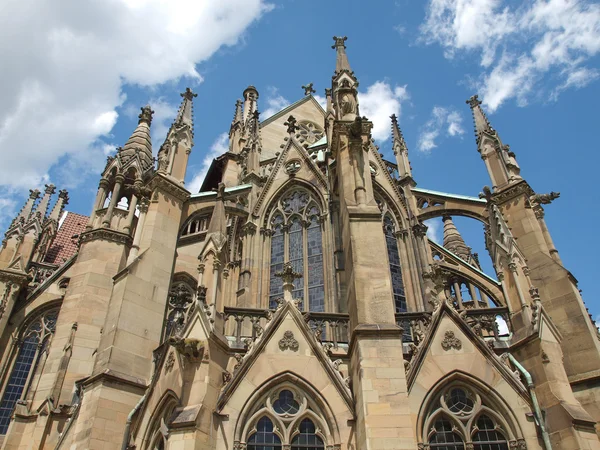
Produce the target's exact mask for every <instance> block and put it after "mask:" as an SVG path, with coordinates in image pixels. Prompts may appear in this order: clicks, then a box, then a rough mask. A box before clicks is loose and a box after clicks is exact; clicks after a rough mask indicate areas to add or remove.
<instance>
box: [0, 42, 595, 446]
mask: <svg viewBox="0 0 600 450" xmlns="http://www.w3.org/2000/svg"><path fill="white" fill-rule="evenodd" d="M345 41H346V38H345V37H343V38H339V37H335V38H334V45H333V48H334V49H335V52H336V61H335V71H334V73H333V77H332V83H331V88H330V89H326V99H327V105H326V108H325V109H323V107H322V106H321V105H320V104H319V103H318V102H317V100H316V99H315V97H314V96H313V93H314V92H315V91H314V90H313V89H312V84H308V85H307V86H303V88H304V89H305V95H304V97H303V98H301V99H300V100H298V101H297V102H295V103H294V104H292V105H290V106H288V107H286V108H285V109H283V110H282V111H280V112H278V113H276V114H275V115H273V116H272V117H269V118H267V119H265V120H261V119H260V113H259V111H260V102H259V93H258V91H257V90H256V89H255V88H254V87H253V86H249V87H248V88H247V89H246V90H244V91H243V99H242V100H238V101H237V102H236V103H235V108H234V114H233V120H232V122H231V128H230V132H229V149H228V151H227V152H225V153H224V154H222V155H220V156H219V157H217V158H215V159H214V160H213V161H212V164H211V166H210V169H209V170H208V173H207V175H206V178H205V179H204V182H203V185H202V187H201V189H200V192H190V191H189V190H188V189H187V188H186V186H185V184H184V179H185V176H186V168H187V164H188V158H189V156H190V153H191V152H192V151H194V150H193V143H194V123H193V108H192V104H193V102H194V98H195V97H196V94H195V93H193V92H192V91H191V90H190V89H186V91H185V92H184V93H183V94H181V97H182V100H181V106H180V107H179V110H178V113H177V116H176V117H175V119H174V122H173V124H172V125H171V127H170V129H169V131H168V133H167V135H166V137H165V140H164V143H163V144H162V145H161V146H160V148H159V149H153V148H152V143H151V139H150V129H151V123H152V114H153V111H152V110H151V108H150V107H149V106H145V107H143V108H141V114H140V115H139V123H138V125H137V127H136V128H135V130H133V133H132V134H131V137H130V138H129V139H128V140H127V142H125V143H124V144H123V146H122V147H119V148H118V149H117V153H116V154H115V156H114V157H113V156H110V157H108V160H107V163H106V167H105V169H104V171H103V172H102V174H101V175H100V179H99V183H98V191H97V194H96V197H95V198H94V199H90V202H89V203H90V207H91V212H90V215H89V217H87V216H82V215H79V214H74V213H71V212H68V213H67V212H65V207H66V205H67V203H68V200H69V197H68V193H67V192H66V191H64V190H61V191H59V192H58V195H57V196H56V198H55V199H54V200H53V197H54V195H55V192H56V187H55V186H53V185H46V187H45V189H44V191H43V192H40V191H39V190H37V189H34V190H32V191H31V194H30V196H29V198H28V199H27V200H26V201H25V202H24V206H23V208H22V209H21V210H20V212H19V213H18V215H17V216H16V217H15V218H14V220H13V221H12V223H11V224H10V226H9V228H8V230H7V231H6V233H5V237H4V240H3V241H2V245H1V246H0V448H1V449H2V450H37V449H47V450H49V449H60V450H67V449H69V450H88V449H90V450H106V449H121V450H127V449H130V450H131V449H136V450H164V449H168V450H242V449H243V450H308V449H312V450H319V449H320V450H384V449H386V450H417V449H419V450H425V449H429V450H525V449H528V450H551V449H555V450H559V449H560V450H579V449H584V450H591V449H600V441H599V438H598V436H599V434H598V430H599V429H598V421H600V339H599V334H598V330H597V328H596V326H595V324H594V323H593V321H592V320H591V319H590V317H589V315H588V313H587V310H586V308H585V305H584V303H583V300H582V298H581V295H580V293H579V290H578V287H577V281H576V279H575V277H574V276H573V275H572V274H571V273H570V272H569V270H568V269H567V268H565V267H564V266H563V263H562V261H561V258H560V255H559V253H558V251H557V249H556V248H555V246H554V244H553V243H552V238H551V235H550V231H549V230H548V228H547V226H546V222H545V220H544V208H545V207H547V205H548V204H550V203H551V202H552V201H553V200H554V199H556V198H557V197H558V195H559V194H558V193H554V192H551V193H538V192H536V191H535V190H534V187H533V186H530V185H529V184H528V182H527V180H526V172H527V169H529V170H531V169H532V168H524V169H525V170H524V171H523V173H522V172H521V168H520V167H519V164H518V163H517V158H516V156H515V153H514V152H513V151H512V150H511V148H510V147H509V146H508V145H506V144H504V143H503V142H502V140H501V139H500V134H499V132H498V131H497V130H495V129H494V128H493V127H492V125H491V124H490V122H489V120H488V119H487V117H486V115H485V113H484V111H483V110H482V107H481V102H480V101H479V100H478V98H477V96H476V95H474V96H473V97H471V98H470V99H469V100H468V101H467V104H468V107H470V109H471V111H472V114H473V118H474V123H475V132H476V142H475V146H473V157H475V148H476V149H477V151H478V152H479V155H480V156H481V159H482V160H483V163H482V165H481V170H484V167H485V169H486V170H487V172H488V174H489V177H490V182H489V187H488V186H486V187H484V188H483V192H481V193H479V194H478V193H474V194H475V195H474V196H464V195H455V194H449V193H445V192H437V191H433V190H428V189H425V188H423V187H418V186H417V181H416V180H415V179H414V178H413V175H412V170H411V165H410V163H409V149H408V148H407V145H406V142H405V140H404V138H403V135H402V132H401V130H400V125H399V123H398V120H397V118H396V117H395V116H392V117H391V120H390V126H391V130H392V144H393V155H394V159H393V160H392V161H388V160H386V159H384V158H383V156H382V155H381V154H380V153H379V149H378V147H377V146H376V145H375V143H374V141H373V139H372V136H371V130H372V126H373V124H372V122H370V121H369V119H368V118H367V117H364V116H361V114H360V111H361V110H360V105H359V101H358V96H357V93H358V91H357V87H358V79H357V76H356V75H355V74H354V72H353V71H352V70H351V68H350V64H349V61H348V57H347V54H346V42H345ZM232 100H233V99H232ZM196 101H197V100H196ZM232 103H233V101H232ZM515 144H516V146H517V147H518V143H515ZM449 190H451V187H449ZM456 216H463V217H468V218H471V219H474V220H477V221H479V222H481V223H482V224H483V226H484V229H485V244H486V247H487V249H488V251H489V254H490V257H491V260H492V263H493V267H494V271H495V273H493V274H486V273H484V272H483V271H482V268H481V265H480V263H479V260H478V256H477V254H474V253H473V252H472V250H471V248H469V247H468V246H467V245H466V243H465V241H464V240H463V238H462V236H461V234H460V233H459V230H458V229H457V227H456V225H455V223H454V221H453V217H456ZM432 218H441V219H442V220H443V224H444V238H443V245H439V244H437V243H435V242H433V241H431V240H430V239H428V237H427V234H426V232H427V226H426V225H425V224H424V221H426V220H429V219H432ZM491 275H493V276H491Z"/></svg>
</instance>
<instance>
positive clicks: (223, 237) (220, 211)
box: [205, 183, 227, 250]
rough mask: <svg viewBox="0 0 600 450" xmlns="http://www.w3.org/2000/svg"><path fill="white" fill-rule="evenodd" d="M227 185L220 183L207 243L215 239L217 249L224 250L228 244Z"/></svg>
mask: <svg viewBox="0 0 600 450" xmlns="http://www.w3.org/2000/svg"><path fill="white" fill-rule="evenodd" d="M224 197H225V184H224V183H219V186H218V188H217V201H216V202H215V207H214V208H213V212H212V216H211V218H210V224H209V225H208V229H207V230H206V239H205V240H206V241H207V242H208V240H209V239H210V238H212V239H213V241H214V242H215V245H216V246H217V247H220V248H219V250H221V248H223V246H224V245H225V244H226V243H227V215H226V213H225V198H224Z"/></svg>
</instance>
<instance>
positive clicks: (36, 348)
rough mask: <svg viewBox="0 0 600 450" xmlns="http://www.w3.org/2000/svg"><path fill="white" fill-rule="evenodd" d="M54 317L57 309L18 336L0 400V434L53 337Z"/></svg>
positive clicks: (6, 429)
mask: <svg viewBox="0 0 600 450" xmlns="http://www.w3.org/2000/svg"><path fill="white" fill-rule="evenodd" d="M57 317H58V309H53V310H50V311H46V312H45V313H43V314H42V315H41V316H39V317H38V318H36V319H35V320H34V321H33V322H31V323H30V324H29V325H28V326H27V329H26V330H25V332H24V333H22V334H21V338H20V343H19V344H18V345H19V350H18V353H17V356H16V358H15V359H14V362H13V366H12V370H11V373H10V376H9V378H8V382H7V383H6V386H4V392H3V393H2V400H1V401H0V435H3V434H6V432H7V431H8V426H9V424H10V418H11V416H12V414H13V410H14V409H15V405H16V404H17V401H18V400H20V399H21V398H22V397H23V394H24V392H25V390H26V388H27V385H28V382H29V380H30V378H31V375H32V374H33V373H35V369H36V367H37V365H38V362H39V360H40V357H41V355H42V354H43V351H44V349H45V346H46V345H47V344H48V340H49V337H50V336H51V335H52V334H54V330H55V328H56V319H57Z"/></svg>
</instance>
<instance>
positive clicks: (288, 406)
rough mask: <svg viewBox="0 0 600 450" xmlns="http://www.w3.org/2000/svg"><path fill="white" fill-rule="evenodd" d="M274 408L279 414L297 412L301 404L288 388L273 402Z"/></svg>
mask: <svg viewBox="0 0 600 450" xmlns="http://www.w3.org/2000/svg"><path fill="white" fill-rule="evenodd" d="M273 409H274V410H275V412H276V413H278V414H296V413H297V412H298V409H300V405H299V404H298V402H297V401H296V400H294V394H292V392H291V391H288V390H287V389H285V390H283V391H281V392H280V393H279V398H278V399H277V400H275V402H273Z"/></svg>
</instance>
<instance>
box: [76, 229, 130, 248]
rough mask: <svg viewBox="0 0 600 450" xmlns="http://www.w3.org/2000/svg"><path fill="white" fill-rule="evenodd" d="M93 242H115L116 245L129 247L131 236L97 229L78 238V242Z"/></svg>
mask: <svg viewBox="0 0 600 450" xmlns="http://www.w3.org/2000/svg"><path fill="white" fill-rule="evenodd" d="M94 240H101V241H110V242H116V243H118V244H124V245H131V242H132V239H131V236H129V235H128V234H125V233H121V232H120V231H115V230H109V229H105V228H98V229H95V230H91V231H86V232H85V233H82V234H81V236H80V237H79V242H80V243H83V242H89V241H94Z"/></svg>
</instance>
